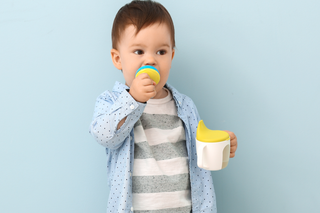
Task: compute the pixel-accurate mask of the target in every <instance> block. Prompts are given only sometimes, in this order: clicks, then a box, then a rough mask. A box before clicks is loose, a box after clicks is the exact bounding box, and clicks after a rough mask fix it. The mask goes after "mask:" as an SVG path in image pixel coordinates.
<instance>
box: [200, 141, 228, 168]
mask: <svg viewBox="0 0 320 213" xmlns="http://www.w3.org/2000/svg"><path fill="white" fill-rule="evenodd" d="M196 149H197V161H198V167H200V168H203V169H206V170H210V171H217V170H221V169H224V168H225V167H226V166H227V165H228V162H229V156H230V140H226V141H221V142H214V143H208V142H201V141H198V140H196Z"/></svg>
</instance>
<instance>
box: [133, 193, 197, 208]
mask: <svg viewBox="0 0 320 213" xmlns="http://www.w3.org/2000/svg"><path fill="white" fill-rule="evenodd" d="M132 201H133V210H157V209H168V208H179V207H184V206H191V195H190V190H185V191H177V192H161V193H134V194H133V197H132ZM137 201H143V202H137Z"/></svg>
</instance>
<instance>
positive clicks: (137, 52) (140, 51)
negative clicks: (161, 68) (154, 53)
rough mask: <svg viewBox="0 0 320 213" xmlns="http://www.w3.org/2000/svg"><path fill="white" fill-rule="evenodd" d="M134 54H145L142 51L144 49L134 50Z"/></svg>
mask: <svg viewBox="0 0 320 213" xmlns="http://www.w3.org/2000/svg"><path fill="white" fill-rule="evenodd" d="M134 54H137V55H142V54H143V51H142V50H135V51H134Z"/></svg>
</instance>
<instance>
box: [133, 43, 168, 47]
mask: <svg viewBox="0 0 320 213" xmlns="http://www.w3.org/2000/svg"><path fill="white" fill-rule="evenodd" d="M136 46H143V47H145V46H146V45H144V44H132V45H131V46H130V47H136ZM159 46H160V47H163V46H166V47H169V48H170V45H169V44H162V45H159Z"/></svg>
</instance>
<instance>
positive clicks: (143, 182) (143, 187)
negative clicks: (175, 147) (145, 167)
mask: <svg viewBox="0 0 320 213" xmlns="http://www.w3.org/2000/svg"><path fill="white" fill-rule="evenodd" d="M183 190H190V178H189V173H185V174H179V175H171V176H167V175H157V176H133V177H132V192H133V193H160V192H176V191H183Z"/></svg>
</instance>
